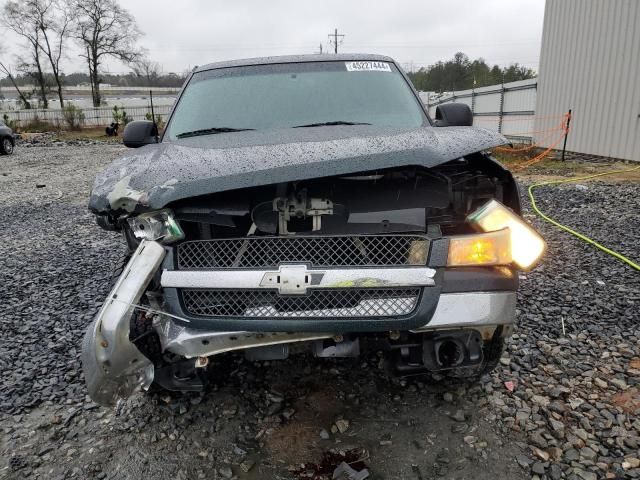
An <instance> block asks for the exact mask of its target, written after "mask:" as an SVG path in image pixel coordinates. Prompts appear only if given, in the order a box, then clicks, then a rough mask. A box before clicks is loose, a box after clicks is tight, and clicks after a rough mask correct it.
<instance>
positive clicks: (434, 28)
mask: <svg viewBox="0 0 640 480" xmlns="http://www.w3.org/2000/svg"><path fill="white" fill-rule="evenodd" d="M4 3H5V0H0V4H4ZM120 3H121V4H122V5H123V6H124V7H125V8H127V9H128V10H129V11H130V12H131V13H132V14H133V15H134V17H135V18H136V20H137V21H138V24H139V26H140V29H141V30H142V32H144V36H143V37H142V39H141V41H140V44H141V45H142V46H144V47H145V48H147V49H148V50H149V56H150V58H151V59H152V60H154V61H157V62H159V63H160V65H161V66H162V69H163V71H164V72H181V71H184V70H185V69H187V68H190V67H193V66H194V65H202V64H205V63H210V62H214V61H217V60H225V59H232V58H246V57H255V56H265V55H284V54H296V53H314V52H317V51H318V50H319V45H320V44H321V43H322V46H323V48H324V49H325V51H326V50H327V49H329V48H331V47H330V45H329V42H328V38H327V34H328V33H330V32H333V29H334V28H338V30H339V33H343V34H344V35H345V36H344V38H343V39H342V44H341V45H340V46H339V51H340V52H364V53H380V54H386V55H389V56H391V57H394V58H395V59H396V60H397V61H399V62H401V63H402V64H403V65H404V66H405V68H407V69H409V68H411V67H412V66H413V68H418V67H420V66H426V65H429V64H432V63H434V62H436V61H438V60H444V59H448V58H451V57H452V56H453V54H454V53H455V52H457V51H462V52H465V53H466V54H467V55H469V57H471V58H476V57H483V58H485V59H486V60H487V62H488V63H490V64H494V63H497V64H499V65H508V64H510V63H513V62H518V63H520V64H523V65H526V66H528V67H531V68H533V69H535V70H537V68H538V58H539V54H540V39H541V35H542V20H543V15H544V0H441V1H434V0H386V1H384V2H383V1H379V0H316V1H314V2H311V1H308V0H288V1H285V0H232V1H230V0H224V1H222V0H179V1H176V0H120ZM15 42H16V39H15V37H13V36H12V35H10V34H9V32H7V31H6V30H4V29H3V30H0V43H2V44H4V45H6V46H8V51H9V52H10V53H14V52H15V53H17V50H18V49H17V46H16V44H15ZM5 56H6V54H5ZM105 66H106V69H107V70H109V71H111V72H124V71H127V68H126V67H125V66H124V65H122V64H119V63H117V62H113V61H109V62H107V64H106V65H105ZM64 69H65V70H66V71H67V72H70V71H74V70H81V71H84V70H85V66H84V65H83V64H82V62H81V61H80V59H79V58H78V56H77V51H76V49H75V48H74V47H72V46H70V47H69V48H68V49H67V55H66V59H65V65H64Z"/></svg>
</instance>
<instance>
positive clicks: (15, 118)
mask: <svg viewBox="0 0 640 480" xmlns="http://www.w3.org/2000/svg"><path fill="white" fill-rule="evenodd" d="M153 109H154V112H155V114H156V117H157V116H158V115H160V116H161V117H162V118H163V119H164V120H166V117H167V115H168V114H169V111H170V110H171V105H154V106H153ZM80 110H81V111H82V114H83V115H84V121H83V122H82V123H83V126H85V127H103V126H106V125H109V124H110V123H111V122H113V107H97V108H82V109H80ZM118 110H119V112H122V111H124V112H126V114H127V117H129V118H130V119H131V120H145V119H146V117H147V114H151V107H118ZM5 115H6V116H7V118H8V119H9V120H10V121H12V122H15V123H16V125H17V126H18V127H24V126H26V125H28V124H29V123H32V122H35V121H41V122H46V123H49V124H51V125H54V126H64V125H65V119H64V110H61V109H40V108H34V109H30V110H8V111H6V112H0V118H4V116H5Z"/></svg>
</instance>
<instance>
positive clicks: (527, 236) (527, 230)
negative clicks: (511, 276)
mask: <svg viewBox="0 0 640 480" xmlns="http://www.w3.org/2000/svg"><path fill="white" fill-rule="evenodd" d="M467 222H469V223H470V224H471V225H472V226H473V227H474V228H476V229H477V230H480V231H483V232H494V231H496V230H502V229H504V228H508V229H509V232H510V235H511V256H512V257H513V263H515V264H516V265H517V266H518V267H520V268H521V269H522V270H530V269H532V268H533V267H534V266H535V265H536V263H538V260H540V258H541V257H542V255H543V254H544V252H545V250H546V248H547V244H546V243H545V241H544V239H543V238H542V236H541V235H540V234H539V233H538V232H536V231H535V230H534V229H533V228H532V227H530V226H529V225H527V223H525V221H524V220H522V218H520V217H519V216H518V215H516V214H515V213H513V212H512V211H511V210H510V209H508V208H507V207H505V206H504V205H502V204H501V203H500V202H497V201H496V200H490V201H489V202H487V203H486V204H484V205H483V206H482V207H480V208H479V209H478V210H476V211H475V212H473V213H472V214H471V215H469V216H468V217H467Z"/></svg>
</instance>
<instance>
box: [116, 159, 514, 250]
mask: <svg viewBox="0 0 640 480" xmlns="http://www.w3.org/2000/svg"><path fill="white" fill-rule="evenodd" d="M491 198H494V199H496V200H497V201H499V202H502V203H504V204H505V205H506V206H508V207H509V208H511V209H513V210H514V211H516V212H518V211H519V210H520V207H519V197H518V193H517V189H516V188H515V183H514V182H513V179H512V178H511V177H510V176H509V175H508V174H507V173H505V172H504V171H503V170H502V169H501V168H500V167H499V166H497V164H495V163H494V162H492V161H490V160H489V159H488V158H487V157H485V156H483V155H482V154H473V155H470V156H468V157H465V158H462V159H459V160H456V161H452V162H448V163H446V164H442V165H438V166H437V167H434V168H430V169H426V168H419V167H403V168H397V169H390V170H386V171H369V172H366V171H365V172H362V173H359V174H352V175H348V176H341V177H326V178H316V179H310V180H301V181H296V182H288V183H281V184H277V185H265V186H261V187H254V188H250V189H245V190H241V191H237V192H223V193H219V194H216V193H214V194H210V195H207V196H203V197H195V198H190V199H186V200H182V201H180V202H178V203H176V204H175V205H171V206H170V208H172V210H173V212H174V215H175V217H176V219H177V220H179V221H180V226H181V227H182V228H183V230H184V231H185V235H186V239H187V240H201V239H204V240H206V239H213V238H235V237H242V236H247V235H248V234H247V232H249V231H250V229H251V232H250V233H249V235H255V236H260V235H289V236H291V235H294V234H300V233H306V234H309V233H320V234H326V235H343V234H350V233H357V234H388V233H403V232H426V231H432V230H433V229H434V228H437V229H439V232H440V233H441V234H442V235H458V234H465V233H470V232H471V228H470V227H469V225H468V224H467V223H466V221H465V219H466V216H467V215H468V214H469V213H471V212H472V211H473V210H475V209H476V208H478V207H479V206H480V205H481V204H483V203H485V202H486V201H487V200H488V199H491ZM253 224H255V231H254V230H253V227H252V225H253ZM127 230H128V229H127ZM131 237H132V235H131Z"/></svg>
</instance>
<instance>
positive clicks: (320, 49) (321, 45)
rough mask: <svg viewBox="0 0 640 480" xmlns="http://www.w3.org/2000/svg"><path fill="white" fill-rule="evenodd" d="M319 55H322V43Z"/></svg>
mask: <svg viewBox="0 0 640 480" xmlns="http://www.w3.org/2000/svg"><path fill="white" fill-rule="evenodd" d="M319 51H320V55H322V42H321V43H320V50H319Z"/></svg>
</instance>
